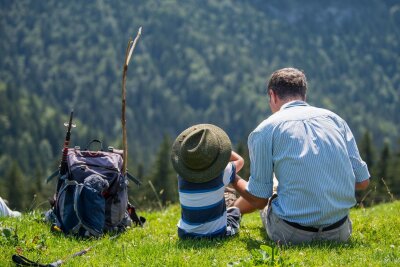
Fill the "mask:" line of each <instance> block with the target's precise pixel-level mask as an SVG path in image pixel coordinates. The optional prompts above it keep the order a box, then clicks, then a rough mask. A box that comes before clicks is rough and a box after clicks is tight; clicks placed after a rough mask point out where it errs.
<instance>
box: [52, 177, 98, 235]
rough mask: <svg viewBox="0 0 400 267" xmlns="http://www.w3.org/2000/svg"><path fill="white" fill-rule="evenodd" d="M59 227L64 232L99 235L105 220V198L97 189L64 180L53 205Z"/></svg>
mask: <svg viewBox="0 0 400 267" xmlns="http://www.w3.org/2000/svg"><path fill="white" fill-rule="evenodd" d="M55 214H56V216H57V219H58V221H59V223H60V228H61V229H62V231H63V232H64V233H66V234H74V235H78V236H100V235H102V234H103V228H104V220H105V199H104V197H103V196H102V195H101V193H100V192H99V191H97V190H96V189H94V188H91V187H90V186H87V185H85V184H79V183H77V182H76V181H70V180H66V181H65V182H64V185H63V186H62V188H61V190H60V192H59V194H58V197H57V202H56V205H55Z"/></svg>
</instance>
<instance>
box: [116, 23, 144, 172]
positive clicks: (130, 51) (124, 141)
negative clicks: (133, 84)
mask: <svg viewBox="0 0 400 267" xmlns="http://www.w3.org/2000/svg"><path fill="white" fill-rule="evenodd" d="M141 34H142V27H140V28H139V30H138V33H137V35H136V37H135V40H133V41H132V38H130V39H129V42H128V46H127V47H126V51H125V61H124V69H123V73H122V111H121V124H122V146H123V159H124V161H123V164H122V173H123V174H124V175H126V169H127V166H128V142H127V136H126V118H125V108H126V73H127V71H128V65H129V61H130V60H131V57H132V55H133V51H134V50H135V47H136V43H137V41H138V40H139V38H140V35H141Z"/></svg>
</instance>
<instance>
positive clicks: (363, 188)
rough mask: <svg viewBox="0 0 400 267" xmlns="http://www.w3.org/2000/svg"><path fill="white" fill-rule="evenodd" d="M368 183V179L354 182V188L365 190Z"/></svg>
mask: <svg viewBox="0 0 400 267" xmlns="http://www.w3.org/2000/svg"><path fill="white" fill-rule="evenodd" d="M368 185H369V179H367V180H364V181H362V182H359V183H356V190H365V189H367V187H368Z"/></svg>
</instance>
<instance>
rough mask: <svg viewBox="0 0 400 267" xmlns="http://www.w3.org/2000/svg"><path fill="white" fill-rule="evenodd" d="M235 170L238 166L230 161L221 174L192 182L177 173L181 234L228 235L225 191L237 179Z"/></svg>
mask: <svg viewBox="0 0 400 267" xmlns="http://www.w3.org/2000/svg"><path fill="white" fill-rule="evenodd" d="M235 173H236V168H235V165H234V164H233V163H231V162H230V163H228V165H227V166H226V168H225V170H224V171H223V173H221V175H219V176H218V177H217V178H215V179H213V180H211V181H208V182H205V183H191V182H188V181H186V180H184V179H183V178H182V177H180V176H179V175H178V189H179V201H180V204H181V219H180V220H179V223H178V234H179V236H180V237H216V236H223V235H225V231H226V225H227V219H226V205H225V198H224V191H225V186H226V185H228V184H229V183H231V182H232V181H233V179H234V178H235Z"/></svg>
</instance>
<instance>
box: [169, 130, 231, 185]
mask: <svg viewBox="0 0 400 267" xmlns="http://www.w3.org/2000/svg"><path fill="white" fill-rule="evenodd" d="M206 128H208V129H210V130H211V131H212V132H213V133H214V134H216V136H217V137H218V140H219V143H220V151H219V154H218V157H217V159H216V160H215V161H214V162H213V163H212V164H211V166H209V167H207V169H204V170H193V169H190V168H188V167H187V166H186V165H185V164H184V163H183V162H182V160H181V155H180V150H181V143H182V141H183V139H184V138H185V137H186V136H187V135H188V134H190V133H191V132H193V131H195V130H198V129H206ZM231 153H232V145H231V141H230V139H229V137H228V135H227V134H226V133H225V132H224V131H223V130H222V129H221V128H219V127H217V126H215V125H212V124H197V125H194V126H192V127H189V128H187V129H186V130H184V131H183V132H182V133H181V134H180V135H178V137H177V138H176V139H175V141H174V143H173V145H172V151H171V162H172V166H173V167H174V169H175V171H176V172H177V173H178V174H179V176H181V177H182V178H183V179H185V180H186V181H189V182H192V183H204V182H208V181H211V180H212V179H214V178H216V177H217V176H218V175H220V174H221V173H222V171H223V170H224V169H225V168H226V165H227V164H228V162H229V159H230V157H231Z"/></svg>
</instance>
